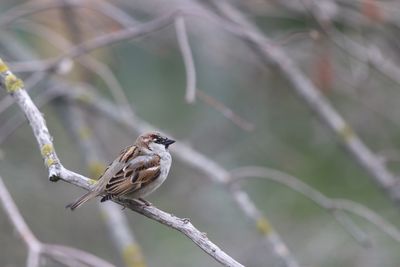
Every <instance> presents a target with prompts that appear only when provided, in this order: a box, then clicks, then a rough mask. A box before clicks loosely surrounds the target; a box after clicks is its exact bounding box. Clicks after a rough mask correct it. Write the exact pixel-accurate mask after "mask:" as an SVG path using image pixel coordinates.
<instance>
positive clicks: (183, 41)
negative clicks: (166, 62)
mask: <svg viewBox="0 0 400 267" xmlns="http://www.w3.org/2000/svg"><path fill="white" fill-rule="evenodd" d="M175 30H176V37H177V39H178V44H179V49H180V51H181V54H182V57H183V62H184V64H185V70H186V96H185V98H186V101H187V102H188V103H194V101H195V100H196V68H195V66H194V60H193V55H192V50H191V49H190V44H189V38H188V36H187V31H186V26H185V20H184V18H183V17H182V16H177V17H176V18H175Z"/></svg>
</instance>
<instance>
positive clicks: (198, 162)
mask: <svg viewBox="0 0 400 267" xmlns="http://www.w3.org/2000/svg"><path fill="white" fill-rule="evenodd" d="M90 91H91V90H89V89H88V88H85V90H78V89H76V88H75V89H73V88H69V90H64V91H62V92H60V95H64V96H65V97H67V98H69V99H72V100H74V101H76V102H77V103H80V104H82V105H83V106H85V107H88V108H90V109H92V110H94V111H95V112H97V113H101V114H103V115H105V116H107V117H108V118H110V119H111V120H112V121H115V122H117V123H119V124H121V125H122V126H123V127H125V128H126V129H128V130H129V131H130V132H133V133H138V132H146V131H149V130H155V129H156V127H155V126H153V125H151V124H149V123H147V122H146V121H144V120H142V119H140V118H139V117H137V116H134V115H133V114H132V116H131V118H130V119H129V120H128V119H126V118H124V117H123V116H121V115H120V114H119V113H118V110H117V108H116V107H115V106H114V105H113V104H111V103H110V102H108V101H107V100H105V99H103V98H101V97H98V96H97V95H95V94H93V93H91V92H90ZM163 132H164V131H163ZM171 152H172V153H174V155H175V156H176V157H177V158H178V159H180V160H181V161H182V162H184V163H186V164H188V165H189V166H191V167H193V168H195V169H197V170H199V171H201V172H202V173H204V174H206V175H207V177H209V178H210V179H211V180H212V181H213V182H214V183H216V184H222V185H223V186H225V188H226V189H227V190H228V191H229V192H230V193H231V194H232V197H233V199H234V200H235V201H236V203H237V205H238V207H239V208H240V209H241V210H242V211H243V213H244V214H245V215H246V216H247V217H248V218H249V219H250V220H252V221H253V222H254V224H255V225H256V227H257V230H258V231H259V232H260V233H261V234H262V235H263V236H264V237H265V241H266V242H267V243H268V244H270V245H271V246H272V248H273V252H274V253H275V255H277V256H278V258H280V259H281V260H282V261H283V262H284V263H285V266H287V267H296V266H299V265H298V263H297V262H296V260H295V259H294V257H293V256H292V254H291V252H290V250H289V249H288V247H287V246H286V244H285V243H284V242H283V241H282V239H281V238H280V236H279V234H278V233H277V232H276V231H275V229H274V228H273V227H272V225H271V224H270V223H269V220H268V219H267V217H265V216H264V215H263V214H262V212H261V211H260V210H259V209H258V207H257V206H256V205H255V204H254V202H253V201H252V200H251V199H250V197H249V196H248V194H247V193H246V192H244V191H243V190H242V189H241V188H240V187H236V188H235V190H231V187H230V181H231V177H230V174H229V172H228V170H226V169H224V168H223V167H222V166H221V165H219V164H218V163H217V162H214V161H213V160H211V159H209V158H208V157H207V156H205V155H203V154H201V153H200V152H198V151H196V150H194V149H193V148H191V147H189V146H187V145H185V144H183V143H182V142H177V143H176V144H174V146H173V147H171Z"/></svg>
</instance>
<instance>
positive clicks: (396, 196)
mask: <svg viewBox="0 0 400 267" xmlns="http://www.w3.org/2000/svg"><path fill="white" fill-rule="evenodd" d="M216 3H217V4H218V7H219V8H220V10H221V12H222V13H224V14H225V15H226V16H227V17H228V18H229V19H231V20H232V21H234V22H235V23H237V25H238V27H240V28H241V29H242V30H243V31H244V32H247V34H246V35H244V36H242V37H244V38H245V40H246V41H248V42H249V43H251V44H252V46H250V47H251V49H255V50H256V51H257V53H259V54H261V55H262V57H263V59H264V60H265V62H270V61H272V62H273V63H275V64H276V65H277V66H278V67H279V69H280V71H281V73H282V75H283V76H285V77H286V78H287V79H288V80H289V81H290V82H291V83H292V85H293V89H294V90H295V91H296V93H297V94H298V95H299V96H300V97H301V98H303V99H304V101H305V102H306V103H307V104H308V105H309V107H310V108H311V109H312V110H313V111H314V112H315V113H317V114H318V115H319V116H320V118H321V119H322V120H323V121H324V122H325V123H326V124H327V125H328V126H329V127H330V129H331V130H332V131H333V132H334V133H335V134H336V135H337V137H338V138H339V139H340V141H341V142H342V143H343V145H344V146H345V147H346V148H347V149H348V150H349V151H350V152H351V154H352V155H353V156H354V158H355V159H356V160H357V161H358V162H359V164H360V165H361V166H362V167H363V168H364V169H365V170H367V171H368V172H369V173H370V174H371V177H372V178H373V180H374V181H375V182H376V184H377V185H379V186H380V187H381V188H382V189H383V190H384V191H385V192H386V193H387V194H388V195H389V197H390V198H391V199H392V200H393V201H400V190H399V189H400V188H399V183H398V179H397V178H396V177H395V176H394V174H393V173H392V172H390V170H389V169H388V168H387V167H386V166H385V164H384V163H383V162H382V161H381V160H379V157H378V156H377V155H375V154H374V153H373V152H372V151H371V150H370V148H369V147H368V146H367V145H366V144H365V143H364V142H363V141H362V140H361V139H360V138H359V136H358V135H357V134H356V133H355V132H354V130H353V129H352V128H351V127H350V125H349V124H347V122H346V121H345V120H344V119H343V117H342V116H341V115H340V114H339V113H338V112H337V111H336V110H335V109H334V108H333V106H332V105H331V104H330V103H329V101H328V99H326V98H325V97H324V96H323V95H322V94H321V93H320V92H319V90H317V88H315V87H314V85H313V84H312V83H311V81H310V80H309V79H308V78H307V77H306V76H305V75H304V74H303V73H302V72H301V71H300V70H299V68H298V67H297V66H296V65H295V63H294V62H293V61H292V59H291V58H289V57H288V56H287V55H286V54H285V52H284V51H283V50H282V49H281V48H280V47H278V46H273V45H270V44H271V42H270V40H269V39H268V38H267V37H265V36H264V35H263V34H262V33H261V32H260V31H259V30H258V29H257V28H256V26H254V25H253V24H252V23H251V22H249V21H248V20H247V19H246V18H245V17H244V16H243V15H242V14H241V13H240V12H239V11H238V10H236V8H235V7H233V6H231V5H230V4H228V3H226V2H225V1H218V2H216Z"/></svg>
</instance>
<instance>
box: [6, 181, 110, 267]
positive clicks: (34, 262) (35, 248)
mask: <svg viewBox="0 0 400 267" xmlns="http://www.w3.org/2000/svg"><path fill="white" fill-rule="evenodd" d="M0 202H1V203H2V205H3V208H4V211H5V212H6V214H7V217H8V218H9V220H10V222H11V223H12V225H13V226H14V227H15V229H16V231H17V233H18V235H19V236H20V237H21V239H22V240H23V241H24V243H25V244H26V246H27V247H28V257H27V262H26V266H27V267H37V266H40V259H41V256H42V255H47V256H48V257H50V258H53V259H54V260H56V261H58V256H59V255H57V254H56V253H55V250H54V249H52V248H51V247H52V246H55V247H63V248H67V247H64V246H59V245H48V244H43V243H41V242H40V241H39V240H38V239H37V238H36V237H35V235H34V234H33V233H32V231H31V230H30V228H29V227H28V225H27V224H26V222H25V220H24V219H23V218H22V215H21V213H20V212H19V210H18V208H17V206H16V205H15V202H14V200H13V199H12V197H11V195H10V193H9V192H8V190H7V188H6V186H5V184H4V182H3V178H2V177H0ZM64 258H66V259H69V258H73V259H75V260H79V261H82V262H85V263H86V264H89V266H96V267H114V266H113V265H112V264H110V263H108V262H106V261H104V260H102V259H100V258H98V257H96V256H94V255H92V254H90V253H87V252H84V251H82V250H79V249H72V248H69V250H67V251H65V252H64ZM64 264H65V265H67V264H66V261H64ZM72 266H75V267H76V265H72Z"/></svg>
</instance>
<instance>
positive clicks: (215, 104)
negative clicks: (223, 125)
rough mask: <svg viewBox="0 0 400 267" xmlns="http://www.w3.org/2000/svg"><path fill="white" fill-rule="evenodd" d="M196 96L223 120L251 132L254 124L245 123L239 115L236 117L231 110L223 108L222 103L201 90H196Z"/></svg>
mask: <svg viewBox="0 0 400 267" xmlns="http://www.w3.org/2000/svg"><path fill="white" fill-rule="evenodd" d="M196 95H197V96H198V97H199V99H200V100H201V101H203V102H204V103H205V104H206V105H208V106H210V107H212V108H214V109H215V110H217V111H218V112H220V113H221V114H222V115H223V116H224V117H225V118H227V119H228V120H230V121H231V122H233V123H234V124H235V125H236V126H238V127H239V128H241V129H243V130H245V131H248V132H251V131H253V130H254V128H255V127H254V124H253V123H251V122H249V121H246V120H245V119H243V118H242V117H240V116H239V115H237V114H236V113H235V112H234V111H233V110H232V109H230V108H229V107H227V106H225V104H224V103H222V102H220V101H219V100H217V99H216V98H214V97H212V96H210V95H208V94H206V93H205V92H204V91H202V90H196Z"/></svg>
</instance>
